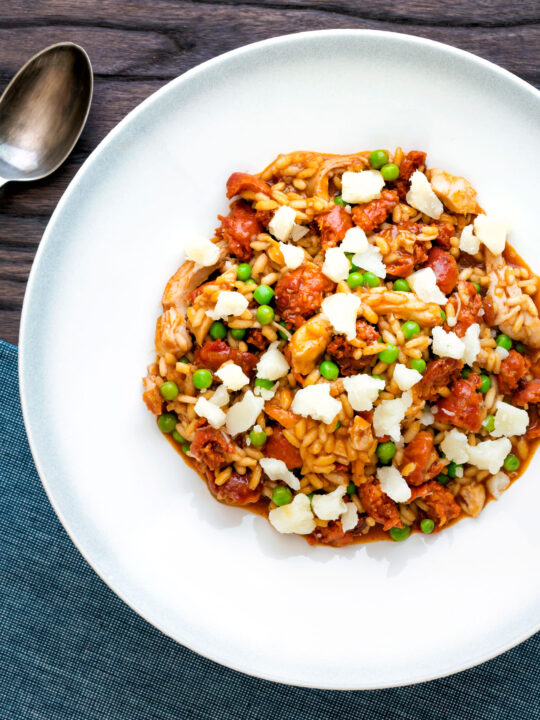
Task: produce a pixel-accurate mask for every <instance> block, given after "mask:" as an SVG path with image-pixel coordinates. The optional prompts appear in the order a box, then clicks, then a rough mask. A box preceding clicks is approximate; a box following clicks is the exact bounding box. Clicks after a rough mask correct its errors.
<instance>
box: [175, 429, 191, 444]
mask: <svg viewBox="0 0 540 720" xmlns="http://www.w3.org/2000/svg"><path fill="white" fill-rule="evenodd" d="M172 436H173V440H176V442H177V443H180V445H183V444H184V443H185V442H187V440H186V438H185V437H183V436H182V435H180V433H179V432H176V430H173V433H172Z"/></svg>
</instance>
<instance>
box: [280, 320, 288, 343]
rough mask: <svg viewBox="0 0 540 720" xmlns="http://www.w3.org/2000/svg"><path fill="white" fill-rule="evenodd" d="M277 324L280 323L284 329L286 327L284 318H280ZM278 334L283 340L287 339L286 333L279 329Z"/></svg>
mask: <svg viewBox="0 0 540 720" xmlns="http://www.w3.org/2000/svg"><path fill="white" fill-rule="evenodd" d="M278 324H279V325H281V326H282V327H284V328H285V329H287V323H286V322H285V320H280V321H279V323H278ZM278 335H279V337H280V338H281V339H282V340H285V342H287V341H288V340H289V335H287V333H284V332H282V331H281V330H278Z"/></svg>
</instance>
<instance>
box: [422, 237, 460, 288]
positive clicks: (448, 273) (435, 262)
mask: <svg viewBox="0 0 540 720" xmlns="http://www.w3.org/2000/svg"><path fill="white" fill-rule="evenodd" d="M426 267H430V268H431V269H432V270H433V272H434V273H435V278H436V280H437V285H438V287H439V290H440V291H441V292H442V293H444V294H445V295H448V294H449V293H451V292H452V290H453V289H454V288H455V287H456V284H457V281H458V272H459V271H458V266H457V262H456V259H455V257H454V256H453V255H450V253H449V252H446V250H442V248H440V247H432V248H431V250H430V251H429V255H428V258H427V263H426Z"/></svg>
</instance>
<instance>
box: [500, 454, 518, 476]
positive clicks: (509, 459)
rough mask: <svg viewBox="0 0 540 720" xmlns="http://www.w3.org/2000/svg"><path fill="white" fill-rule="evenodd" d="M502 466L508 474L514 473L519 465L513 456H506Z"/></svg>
mask: <svg viewBox="0 0 540 720" xmlns="http://www.w3.org/2000/svg"><path fill="white" fill-rule="evenodd" d="M503 464H504V469H505V470H508V472H516V470H518V468H519V465H520V463H519V460H518V459H517V457H516V456H515V455H507V456H506V459H505V461H504V463H503Z"/></svg>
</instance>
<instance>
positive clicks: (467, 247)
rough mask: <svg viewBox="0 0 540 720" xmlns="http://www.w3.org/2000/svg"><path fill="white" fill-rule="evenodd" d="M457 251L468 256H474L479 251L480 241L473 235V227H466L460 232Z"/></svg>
mask: <svg viewBox="0 0 540 720" xmlns="http://www.w3.org/2000/svg"><path fill="white" fill-rule="evenodd" d="M459 249H460V250H462V251H463V252H466V253H469V255H476V253H477V252H478V251H479V250H480V240H479V239H478V238H477V237H476V235H474V233H473V225H472V223H471V224H470V225H466V226H465V227H464V228H463V230H462V231H461V236H460V238H459Z"/></svg>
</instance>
